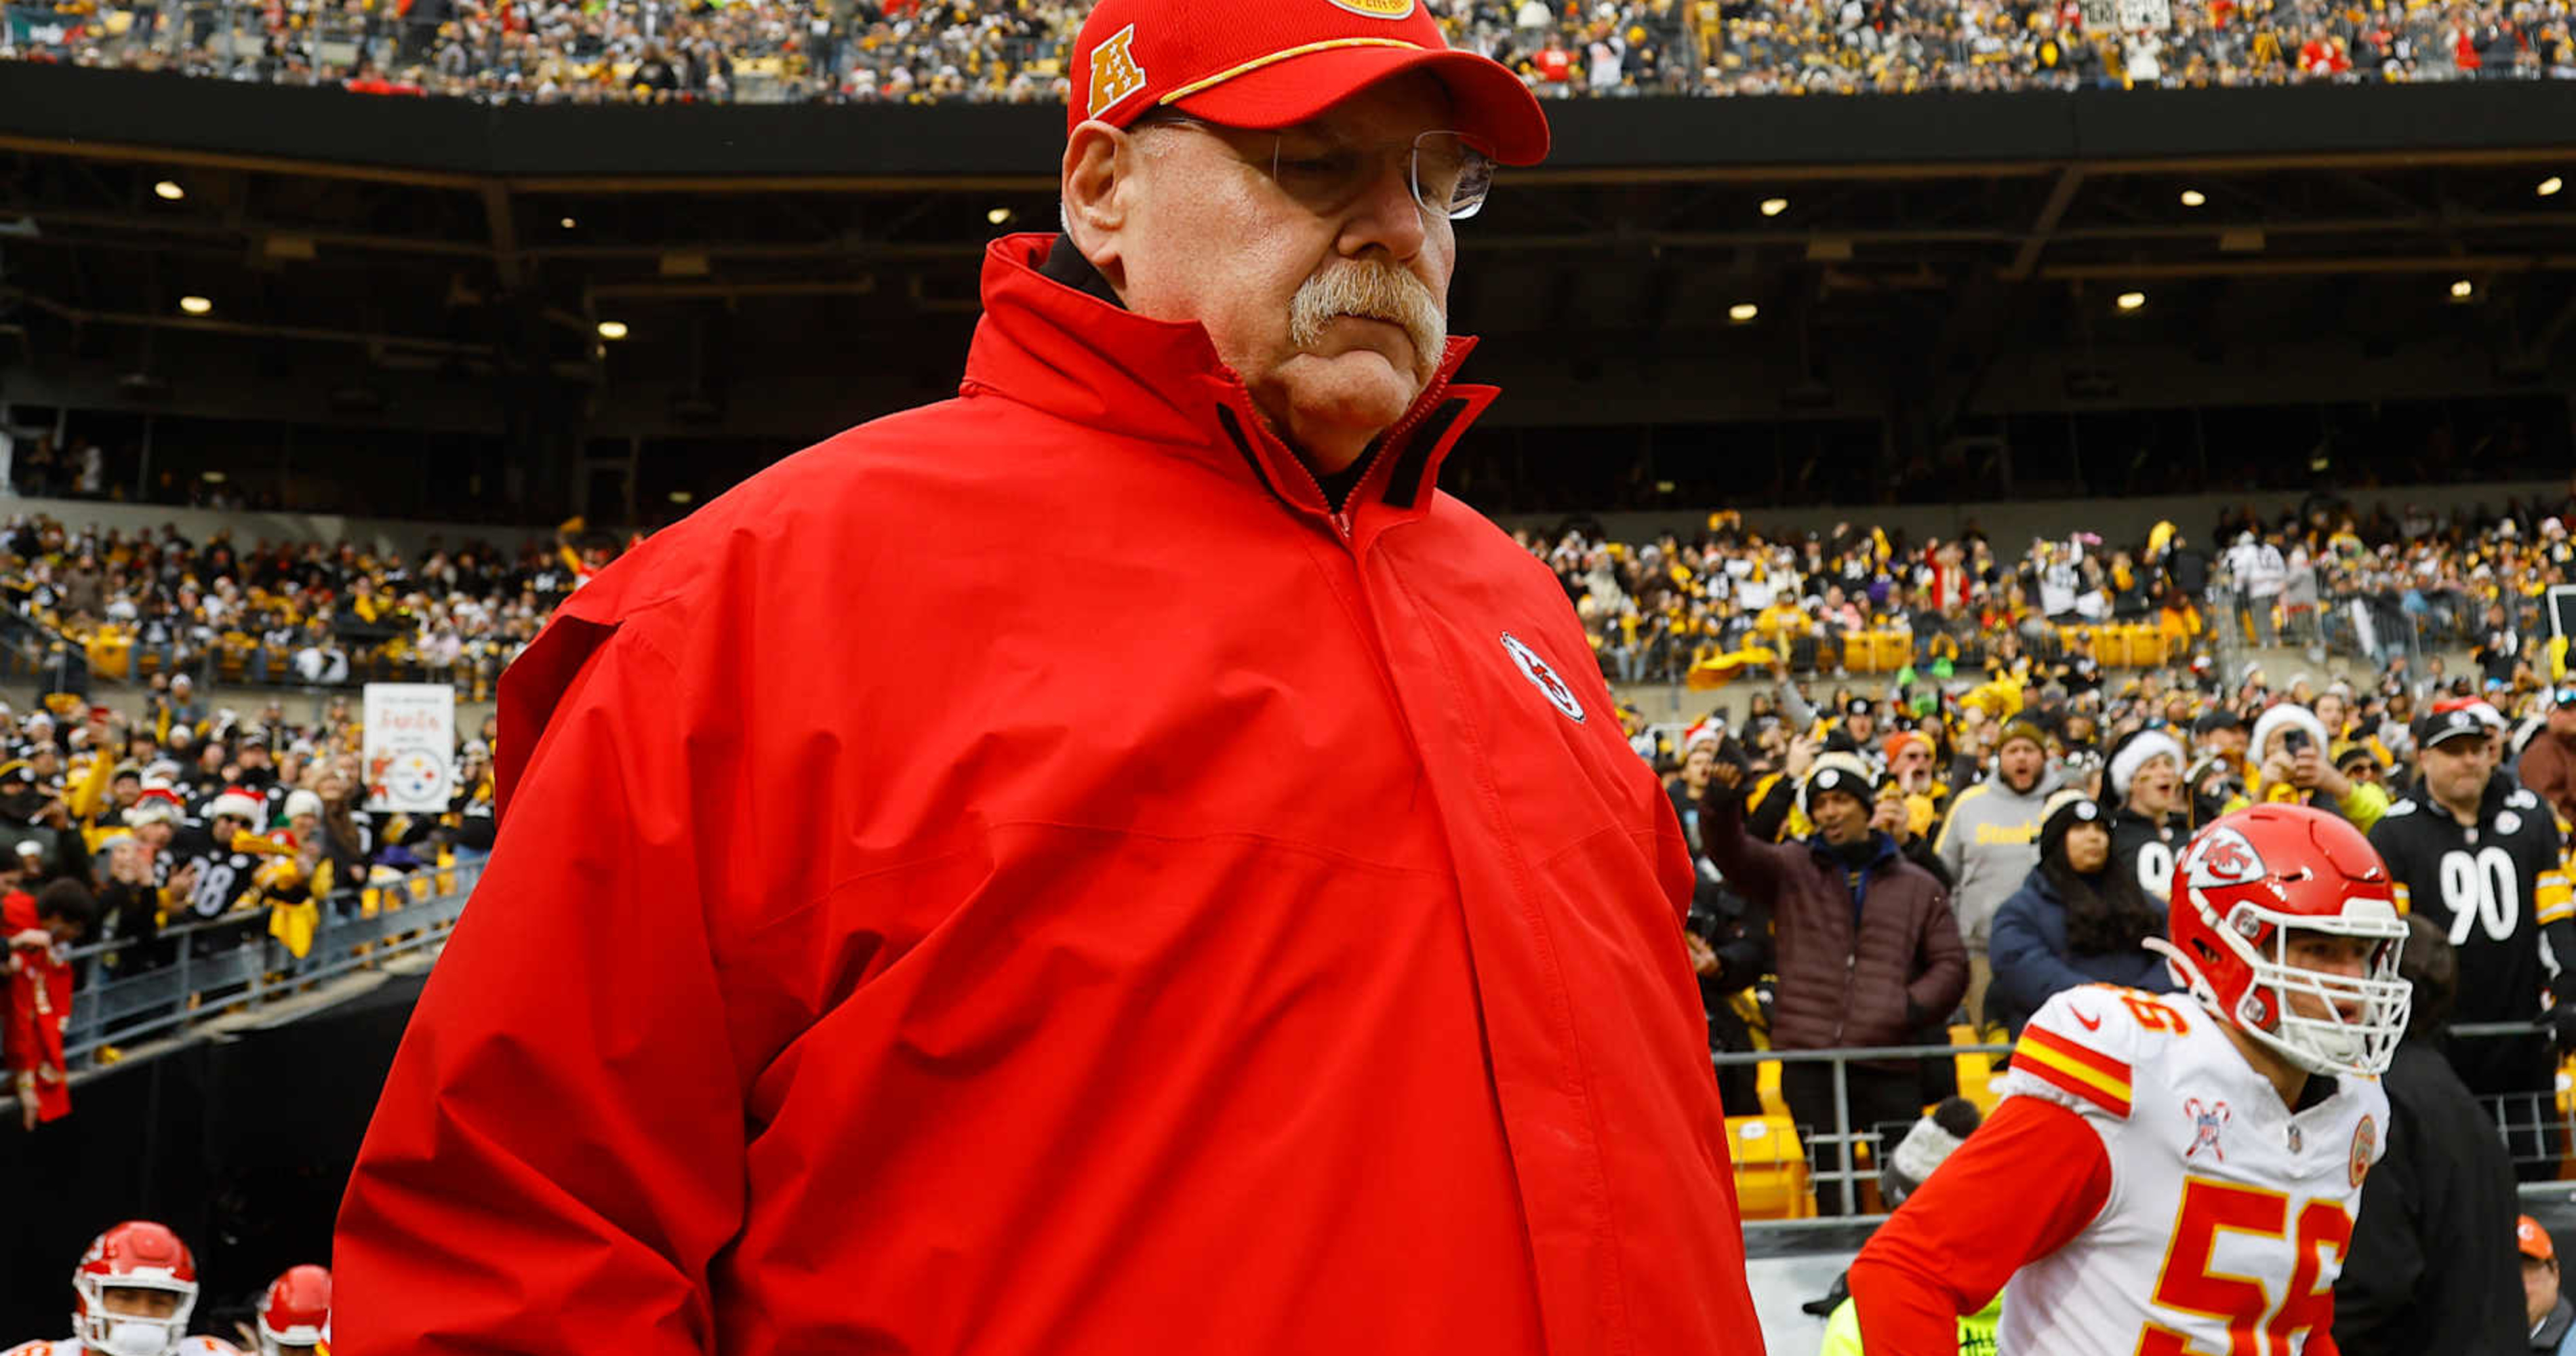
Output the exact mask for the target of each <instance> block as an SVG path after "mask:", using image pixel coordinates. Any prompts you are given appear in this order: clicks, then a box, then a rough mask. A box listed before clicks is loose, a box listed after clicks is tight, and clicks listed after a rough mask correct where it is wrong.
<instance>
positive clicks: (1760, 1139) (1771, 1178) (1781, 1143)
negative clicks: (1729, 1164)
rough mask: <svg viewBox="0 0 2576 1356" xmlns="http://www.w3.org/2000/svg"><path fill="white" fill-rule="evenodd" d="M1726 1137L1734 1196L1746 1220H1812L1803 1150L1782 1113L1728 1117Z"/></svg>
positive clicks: (1811, 1196) (1812, 1196)
mask: <svg viewBox="0 0 2576 1356" xmlns="http://www.w3.org/2000/svg"><path fill="white" fill-rule="evenodd" d="M1726 1140H1727V1146H1728V1151H1729V1153H1730V1154H1731V1155H1732V1156H1733V1157H1734V1159H1735V1200H1736V1204H1737V1206H1738V1207H1739V1208H1740V1209H1741V1210H1742V1211H1743V1213H1744V1218H1746V1219H1812V1218H1814V1217H1815V1213H1816V1197H1815V1193H1814V1191H1813V1190H1811V1189H1810V1178H1809V1174H1808V1171H1807V1155H1806V1151H1805V1150H1804V1149H1802V1148H1801V1147H1800V1146H1799V1144H1798V1127H1797V1126H1796V1125H1794V1124H1792V1123H1791V1122H1790V1120H1789V1118H1788V1117H1787V1116H1770V1115H1764V1116H1729V1117H1727V1118H1726Z"/></svg>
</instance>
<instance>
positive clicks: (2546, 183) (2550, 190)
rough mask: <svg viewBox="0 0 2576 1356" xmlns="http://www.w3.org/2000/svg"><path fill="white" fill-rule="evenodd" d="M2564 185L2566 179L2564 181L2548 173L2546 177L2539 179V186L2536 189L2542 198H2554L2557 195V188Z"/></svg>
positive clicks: (2565, 184)
mask: <svg viewBox="0 0 2576 1356" xmlns="http://www.w3.org/2000/svg"><path fill="white" fill-rule="evenodd" d="M2566 186H2567V181H2566V180H2564V179H2561V178H2559V177H2558V176H2557V175H2555V174H2553V175H2550V176H2549V177H2548V178H2546V179H2543V180H2541V181H2540V188H2539V189H2538V190H2537V191H2538V192H2539V194H2540V196H2542V197H2544V198H2554V197H2557V196H2558V190H2560V189H2562V188H2565V187H2566Z"/></svg>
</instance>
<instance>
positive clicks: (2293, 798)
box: [2246, 702, 2388, 833]
mask: <svg viewBox="0 0 2576 1356" xmlns="http://www.w3.org/2000/svg"><path fill="white" fill-rule="evenodd" d="M2249 742H2250V743H2251V745H2252V747H2253V750H2254V758H2255V773H2254V782H2253V784H2252V785H2251V786H2249V787H2247V788H2246V793H2247V795H2248V796H2249V797H2250V798H2251V799H2252V800H2253V801H2254V802H2255V803H2256V804H2271V805H2312V806H2315V807H2316V808H2317V809H2320V810H2324V811H2326V812H2328V813H2330V814H2335V815H2340V816H2342V817H2343V818H2344V820H2346V821H2347V822H2349V823H2350V824H2351V825H2352V826H2353V827H2354V828H2356V829H2359V830H2361V831H2362V832H2363V833H2368V832H2370V831H2371V829H2372V828H2373V827H2375V826H2376V825H2377V824H2378V823H2379V820H2380V816H2382V815H2385V814H2387V813H2388V792H2387V791H2385V790H2383V789H2381V787H2380V786H2379V785H2378V783H2376V782H2369V781H2356V780H2354V779H2353V778H2351V777H2347V776H2345V775H2344V774H2343V773H2342V771H2340V770H2339V769H2337V768H2336V767H2335V765H2334V760H2332V759H2331V758H2328V757H2327V756H2326V748H2327V741H2326V725H2325V722H2324V721H2323V720H2320V719H2318V717H2317V713H2316V712H2314V711H2311V710H2309V709H2308V708H2306V707H2304V706H2300V705H2298V704H2297V703H2295V702H2282V703H2281V704H2279V705H2277V706H2274V707H2273V708H2272V709H2270V710H2268V711H2265V712H2264V713H2263V714H2262V715H2260V716H2258V717H2256V718H2255V721H2254V736H2253V738H2252V740H2250V741H2249Z"/></svg>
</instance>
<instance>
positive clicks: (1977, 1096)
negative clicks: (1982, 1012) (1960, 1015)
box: [1950, 1025, 2003, 1116]
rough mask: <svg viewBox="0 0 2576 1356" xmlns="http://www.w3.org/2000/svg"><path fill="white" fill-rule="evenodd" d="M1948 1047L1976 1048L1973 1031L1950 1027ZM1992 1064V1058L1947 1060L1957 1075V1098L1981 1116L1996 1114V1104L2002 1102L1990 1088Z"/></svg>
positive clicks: (1969, 1056)
mask: <svg viewBox="0 0 2576 1356" xmlns="http://www.w3.org/2000/svg"><path fill="white" fill-rule="evenodd" d="M1950 1043H1951V1044H1952V1045H1975V1044H1977V1043H1978V1042H1977V1031H1976V1028H1974V1027H1971V1026H1966V1025H1959V1026H1953V1027H1951V1028H1950ZM1994 1061H1995V1057H1994V1056H1992V1055H1977V1054H1958V1055H1952V1056H1951V1057H1950V1063H1951V1066H1952V1067H1953V1068H1954V1069H1955V1070H1956V1071H1957V1074H1958V1079H1959V1095H1960V1096H1962V1097H1965V1098H1967V1099H1968V1100H1969V1101H1970V1102H1973V1103H1975V1104H1976V1108H1977V1111H1978V1114H1980V1115H1986V1116H1991V1115H1993V1114H1995V1103H1997V1102H2000V1101H2002V1100H2003V1099H2002V1098H2001V1097H1999V1096H1997V1095H1996V1094H1995V1090H1994V1086H1993V1084H1994V1076H1995V1063H1994Z"/></svg>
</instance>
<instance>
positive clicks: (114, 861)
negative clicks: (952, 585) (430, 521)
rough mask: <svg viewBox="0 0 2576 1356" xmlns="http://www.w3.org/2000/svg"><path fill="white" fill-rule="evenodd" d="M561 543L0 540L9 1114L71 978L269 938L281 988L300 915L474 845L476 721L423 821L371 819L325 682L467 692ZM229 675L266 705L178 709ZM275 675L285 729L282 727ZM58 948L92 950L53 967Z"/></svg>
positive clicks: (556, 569) (104, 975)
mask: <svg viewBox="0 0 2576 1356" xmlns="http://www.w3.org/2000/svg"><path fill="white" fill-rule="evenodd" d="M580 529H581V524H580V523H579V522H578V521H575V522H573V523H568V524H566V525H565V526H564V528H563V529H562V530H560V531H559V532H558V533H557V534H556V539H555V541H554V542H553V543H552V544H551V545H549V544H546V543H544V542H541V541H540V542H532V543H531V544H529V545H528V546H527V547H526V548H525V549H524V550H522V551H521V552H519V553H517V554H516V555H515V556H508V555H506V554H505V553H503V552H500V551H497V550H495V549H494V548H490V547H487V546H481V545H474V544H465V545H459V546H457V547H455V548H453V549H442V548H440V547H439V546H438V545H436V544H434V543H433V544H431V546H430V548H429V549H428V551H427V552H426V553H425V554H424V555H423V556H421V557H420V558H419V559H417V560H406V559H404V558H402V557H400V556H399V555H392V554H386V555H376V554H371V553H368V552H363V551H360V550H359V549H357V548H356V547H355V546H353V545H347V544H343V545H340V546H337V547H325V546H321V545H318V544H311V543H308V544H304V545H300V546H290V545H282V544H277V543H271V542H259V543H256V544H253V545H237V544H236V543H234V542H232V541H231V540H229V539H228V537H227V536H226V535H224V534H220V533H219V534H216V535H215V536H213V537H211V538H209V539H208V540H206V541H203V542H197V541H192V540H189V539H188V538H186V537H185V536H184V535H182V534H181V533H180V532H179V530H178V529H177V528H176V527H175V526H167V527H164V528H163V529H161V530H159V531H157V532H152V533H145V534H139V535H134V536H127V535H124V534H122V533H119V532H116V531H112V530H110V531H102V530H99V529H96V528H91V529H87V530H80V531H75V530H72V529H70V528H67V527H66V526H65V525H64V524H62V523H60V522H57V521H53V520H51V519H47V518H42V517H22V518H20V519H17V520H14V521H12V522H11V523H9V524H8V525H7V527H6V528H5V530H0V596H5V597H6V599H7V601H8V604H9V611H8V613H7V614H6V615H7V616H8V618H9V623H8V625H9V627H10V631H9V634H8V639H7V647H8V648H7V655H8V658H9V659H10V661H11V662H12V665H13V667H14V669H15V671H16V672H17V673H18V674H19V675H20V676H22V677H25V678H28V679H31V680H32V686H33V687H34V689H35V690H36V691H37V692H39V693H41V694H42V695H41V698H40V700H38V701H36V702H34V703H32V704H30V705H29V706H28V707H27V708H24V709H18V710H13V709H11V707H10V706H9V705H8V704H6V703H0V848H5V849H8V851H6V852H5V854H0V909H5V910H6V912H7V926H6V929H5V930H6V932H7V933H8V934H9V935H10V937H11V939H12V940H11V949H10V960H11V967H10V968H11V970H12V972H13V973H12V978H11V990H10V993H11V1000H12V1001H11V1004H10V1009H9V1023H8V1026H7V1032H6V1037H5V1042H0V1043H5V1045H6V1047H7V1058H8V1062H9V1065H10V1069H11V1072H12V1075H13V1078H14V1083H15V1091H16V1092H17V1093H18V1095H19V1110H20V1114H21V1116H22V1117H23V1118H24V1119H25V1120H26V1121H27V1123H29V1124H30V1125H32V1124H34V1123H36V1122H37V1121H38V1120H40V1119H53V1118H56V1117H59V1116H60V1115H62V1114H65V1112H66V1111H67V1110H68V1095H67V1085H66V1083H65V1079H66V1077H67V1073H68V1070H67V1068H66V1061H65V1058H64V1049H65V1047H64V1035H65V1025H66V1021H67V1019H68V1018H69V1016H70V1014H71V1011H72V999H73V993H74V987H75V984H76V982H97V981H99V980H105V979H117V978H126V977H131V976H133V975H137V974H141V973H146V972H149V971H153V970H157V969H160V968H162V967H166V966H169V965H171V964H173V963H174V962H175V961H176V960H177V959H178V958H179V955H180V951H181V949H182V947H183V946H185V947H186V948H188V949H189V954H190V955H191V956H203V955H207V954H211V953H213V952H215V951H218V950H226V949H230V948H236V947H239V946H241V945H242V944H244V943H245V942H249V943H251V944H253V945H270V944H272V942H273V944H274V945H275V946H277V947H278V948H280V953H279V954H277V955H276V956H275V959H276V960H277V961H278V964H279V968H280V969H281V970H282V971H285V972H288V973H292V972H293V971H294V970H295V969H296V968H297V964H296V963H297V962H300V961H302V960H303V958H304V957H305V955H306V954H307V952H308V950H309V949H310V947H311V945H312V937H313V934H314V931H315V929H316V928H317V927H319V926H322V924H323V921H324V920H323V918H322V916H321V910H322V909H323V908H324V907H326V906H327V907H329V908H332V909H334V910H336V911H337V912H338V914H340V915H346V914H349V913H353V912H356V911H359V910H366V909H372V908H373V906H374V903H375V901H374V899H373V898H371V896H370V894H369V893H368V891H369V887H372V886H381V885H384V884H387V883H389V882H390V881H391V880H393V879H396V878H400V877H402V876H403V875H405V873H409V872H416V871H420V870H423V869H425V868H430V867H449V868H452V867H455V866H457V865H460V864H471V863H473V862H475V861H478V860H479V859H480V858H481V856H482V855H483V854H484V853H485V852H486V851H488V849H489V848H490V845H491V834H492V822H491V805H492V785H491V760H490V740H491V738H492V734H493V731H492V728H491V722H490V721H489V720H488V719H487V720H486V721H485V722H484V723H483V726H482V728H481V729H480V730H479V731H473V732H461V733H464V734H465V735H466V737H464V738H461V739H460V741H459V743H458V745H457V748H456V749H455V751H454V752H455V768H454V772H455V781H454V785H455V787H456V788H457V791H456V795H455V797H454V799H453V801H452V802H451V804H450V807H449V809H448V811H447V812H446V813H444V814H441V815H418V816H413V815H386V816H379V815H373V814H370V813H369V811H368V810H367V808H366V806H367V803H368V801H369V800H370V798H371V797H370V786H371V785H372V784H376V783H380V782H381V781H382V780H383V777H384V773H383V771H382V769H376V768H369V767H365V766H362V755H363V751H364V747H365V744H364V738H365V731H364V729H363V726H362V723H361V722H360V720H359V718H358V714H357V712H356V709H355V706H354V702H355V693H354V691H353V690H352V689H351V688H350V686H349V685H350V684H353V683H354V682H356V681H357V680H359V679H362V678H378V679H387V680H402V681H429V682H437V681H448V682H452V683H454V684H456V685H457V686H458V687H459V689H460V695H463V696H466V697H477V696H488V695H489V692H490V690H491V687H492V684H493V681H494V680H495V679H496V678H497V676H498V674H499V671H500V669H501V668H502V667H503V666H504V665H505V664H506V663H507V662H508V660H509V659H510V658H511V657H512V656H514V655H515V654H516V653H517V651H518V650H519V649H520V648H521V647H523V646H524V645H525V644H526V642H527V640H528V638H529V637H531V636H533V635H534V634H535V633H536V631H537V629H538V628H539V627H541V626H542V625H543V624H544V620H545V616H546V614H547V611H548V609H550V608H551V606H552V605H553V604H554V603H555V602H556V601H558V600H559V599H560V598H561V597H562V596H563V594H564V593H565V592H567V591H568V590H569V589H571V588H573V587H575V586H577V585H578V583H579V582H580V581H581V580H582V579H583V578H585V577H586V576H587V574H588V573H589V572H590V571H592V570H595V569H597V568H599V567H600V566H601V565H602V564H604V563H605V561H606V559H607V558H608V556H609V555H610V554H611V553H612V552H613V550H614V549H615V548H614V544H613V543H612V542H609V541H608V540H606V539H604V538H600V537H597V536H588V537H581V538H578V545H576V540H577V538H576V534H577V533H579V532H580ZM111 679H130V680H131V682H130V683H119V684H116V685H115V686H114V688H113V689H112V690H111V689H110V688H109V686H108V683H109V680H111ZM243 683H253V684H267V685H270V687H271V688H272V689H273V690H271V691H262V692H257V693H256V695H255V697H254V698H253V699H250V700H245V701H243V702H242V704H241V705H239V706H218V705H215V704H213V703H211V702H210V701H208V700H207V699H206V698H205V697H204V696H202V695H201V694H203V693H207V692H211V691H214V690H216V689H217V685H218V684H235V685H238V684H243ZM289 685H292V700H293V701H294V702H295V704H296V706H297V707H298V709H299V710H301V709H302V708H304V707H306V706H308V705H309V706H310V708H311V711H312V715H311V716H310V717H309V718H303V719H296V718H290V716H289V714H288V708H289V701H290V691H289ZM233 690H234V691H236V692H238V691H239V689H238V687H235V688H234V689H233ZM222 920H231V921H230V922H223V921H222ZM218 923H220V925H219V926H212V925H214V924H218ZM83 942H87V943H91V944H93V945H94V946H96V945H104V946H106V947H107V949H106V950H103V951H99V950H93V951H91V952H88V953H84V956H83V958H82V959H80V960H79V961H77V962H73V961H70V960H67V957H68V956H69V955H70V951H69V949H70V948H72V947H74V946H77V945H79V944H81V943H83ZM93 962H94V964H93ZM81 973H86V974H87V975H88V976H89V978H88V979H87V980H80V979H79V978H78V975H79V974H81Z"/></svg>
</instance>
